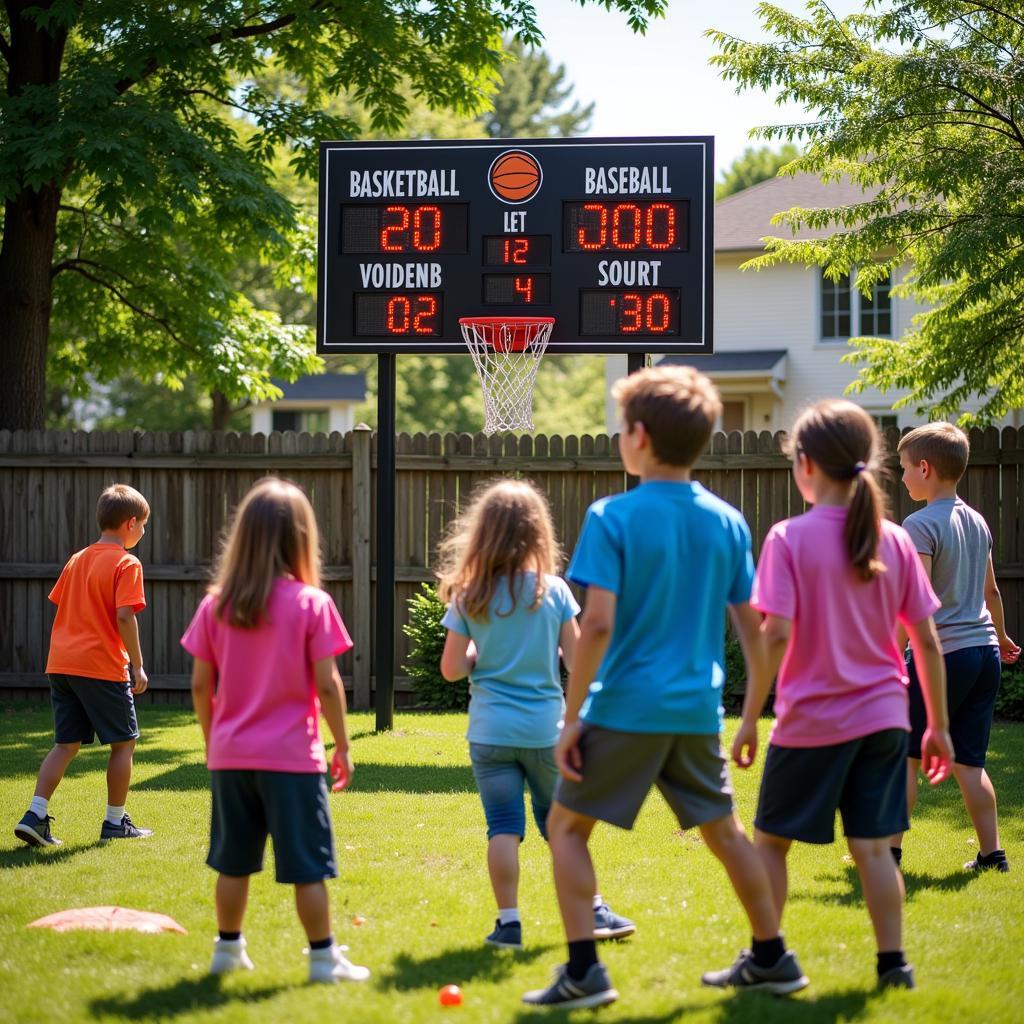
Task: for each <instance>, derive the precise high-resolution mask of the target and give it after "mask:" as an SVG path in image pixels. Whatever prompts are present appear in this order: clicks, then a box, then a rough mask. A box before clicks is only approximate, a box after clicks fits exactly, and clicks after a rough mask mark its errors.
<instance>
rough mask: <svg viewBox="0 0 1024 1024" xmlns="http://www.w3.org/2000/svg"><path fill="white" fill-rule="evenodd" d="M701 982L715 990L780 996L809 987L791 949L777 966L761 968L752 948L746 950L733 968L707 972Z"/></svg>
mask: <svg viewBox="0 0 1024 1024" xmlns="http://www.w3.org/2000/svg"><path fill="white" fill-rule="evenodd" d="M700 980H701V982H702V984H704V985H711V986H713V987H714V988H749V989H754V990H758V989H759V990H760V991H762V992H774V993H775V995H777V996H785V995H789V993H790V992H799V991H800V989H802V988H806V987H807V985H808V984H809V982H808V980H807V978H806V977H804V973H803V971H801V970H800V965H799V964H798V963H797V962H796V956H795V954H794V953H793V951H792V950H791V949H787V950H786V952H785V953H783V954H782V956H780V957H779V961H778V963H777V964H775V966H774V967H758V966H757V964H755V963H754V954H753V953H751V952H750V950H749V949H743V950H741V951H740V955H739V956H738V957H736V962H735V963H734V964H733V965H732V967H726V968H725V969H724V970H722V971H708V972H707V973H706V974H704V975H703V976H702V977H701V979H700Z"/></svg>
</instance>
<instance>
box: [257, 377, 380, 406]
mask: <svg viewBox="0 0 1024 1024" xmlns="http://www.w3.org/2000/svg"><path fill="white" fill-rule="evenodd" d="M274 383H275V384H276V385H277V386H278V387H279V388H280V389H281V391H282V392H283V394H282V396H281V398H279V399H278V401H285V400H290V401H293V402H296V401H310V400H315V401H323V402H361V401H363V399H364V398H365V397H366V377H365V376H364V375H363V374H361V373H317V374H311V375H310V376H308V377H299V379H298V380H296V381H293V382H292V383H291V384H289V383H288V382H287V381H284V380H275V381H274Z"/></svg>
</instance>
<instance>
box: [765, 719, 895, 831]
mask: <svg viewBox="0 0 1024 1024" xmlns="http://www.w3.org/2000/svg"><path fill="white" fill-rule="evenodd" d="M906 761H907V734H906V733H905V732H904V731H903V730H902V729H883V730H882V731H881V732H873V733H870V734H869V735H867V736H861V737H860V738H859V739H855V740H848V741H847V742H846V743H833V744H831V745H829V746H827V747H777V746H775V744H774V743H772V744H770V745H769V747H768V756H767V757H766V758H765V764H764V776H763V777H762V779H761V795H760V796H759V797H758V801H757V817H756V818H755V819H754V824H755V825H756V826H757V828H758V829H760V831H762V832H767V833H768V834H769V835H773V836H782V837H783V838H784V839H797V840H799V841H800V842H802V843H831V842H832V841H833V839H835V821H836V811H837V810H838V811H839V813H840V814H841V815H842V817H843V832H844V833H845V834H846V837H847V839H881V838H882V837H883V836H891V835H893V834H895V833H897V832H904V831H906V830H907V829H908V828H909V827H910V823H909V821H908V820H907V764H906Z"/></svg>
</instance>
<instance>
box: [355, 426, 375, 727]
mask: <svg viewBox="0 0 1024 1024" xmlns="http://www.w3.org/2000/svg"><path fill="white" fill-rule="evenodd" d="M372 436H373V431H372V430H371V429H370V428H369V427H368V426H367V425H366V424H365V423H360V424H359V425H358V426H357V427H356V428H355V429H354V430H353V431H352V614H351V621H352V627H353V628H352V643H353V644H354V645H355V646H354V649H353V651H352V659H353V660H352V707H353V708H357V709H358V710H360V711H365V710H367V709H368V708H369V707H370V663H371V661H372V659H373V649H372V642H371V631H370V616H371V615H372V614H373V596H372V593H371V583H370V571H371V570H370V555H371V549H370V546H371V542H372V529H373V509H372V490H371V476H370V438H371V437H372Z"/></svg>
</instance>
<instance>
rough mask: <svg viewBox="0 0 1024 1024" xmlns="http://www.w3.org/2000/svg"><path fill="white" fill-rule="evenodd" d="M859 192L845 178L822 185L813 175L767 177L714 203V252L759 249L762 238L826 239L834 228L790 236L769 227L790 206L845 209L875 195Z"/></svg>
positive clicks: (779, 227) (779, 228) (804, 229)
mask: <svg viewBox="0 0 1024 1024" xmlns="http://www.w3.org/2000/svg"><path fill="white" fill-rule="evenodd" d="M878 191H879V190H878V188H877V187H873V188H869V189H862V188H861V186H860V185H857V184H855V183H854V182H852V181H850V180H849V179H848V178H843V179H842V180H840V181H830V182H828V183H826V182H823V181H822V180H821V179H820V178H818V177H817V176H816V175H814V174H795V175H793V176H792V177H790V176H789V175H786V176H784V177H781V178H769V179H768V180H767V181H762V182H760V183H759V184H757V185H752V186H751V187H750V188H745V189H744V190H743V191H742V192H737V193H735V194H734V195H731V196H727V197H726V198H725V199H721V200H719V201H718V202H717V203H715V251H716V252H728V251H729V250H735V249H761V248H763V247H764V243H763V242H762V241H761V239H762V238H764V237H765V236H766V235H773V236H775V237H777V238H800V239H808V238H828V237H829V235H831V234H834V231H835V229H834V228H831V229H830V228H821V229H813V228H808V227H802V228H800V230H799V231H798V232H797V233H796V234H795V235H794V234H793V233H792V231H791V229H790V228H789V227H787V226H786V225H784V224H772V222H771V220H772V217H774V216H775V214H777V213H781V212H782V211H783V210H788V209H790V208H791V207H794V206H803V207H806V208H810V209H821V208H826V209H827V208H830V207H836V206H849V205H851V204H853V203H859V202H863V201H864V200H865V199H868V198H870V197H871V196H873V195H875V194H876V193H877V192H878Z"/></svg>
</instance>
